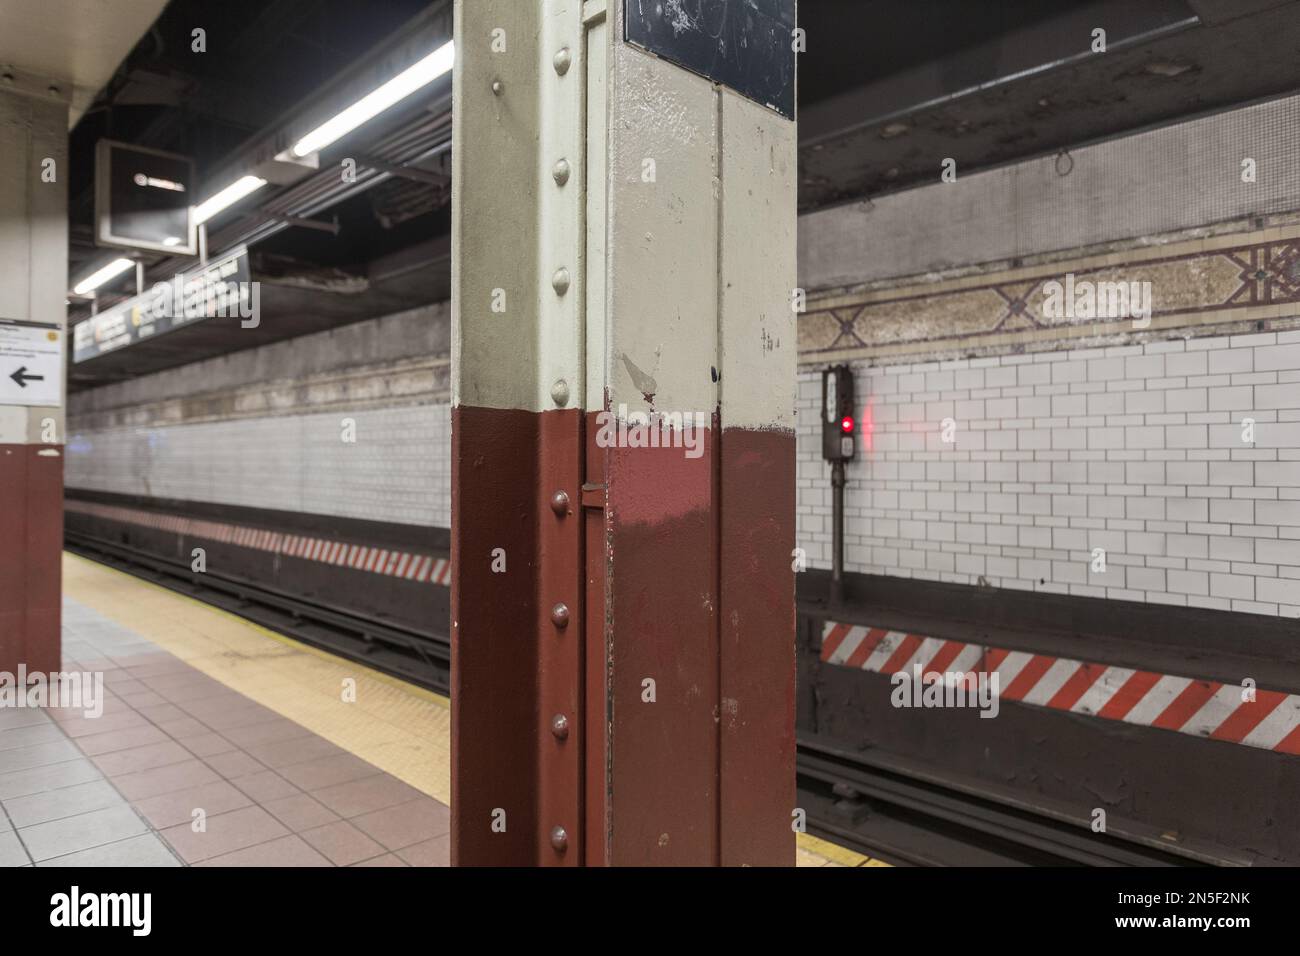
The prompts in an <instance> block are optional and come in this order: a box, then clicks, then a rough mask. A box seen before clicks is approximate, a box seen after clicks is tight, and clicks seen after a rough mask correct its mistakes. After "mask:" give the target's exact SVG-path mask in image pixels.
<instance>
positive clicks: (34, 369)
mask: <svg viewBox="0 0 1300 956" xmlns="http://www.w3.org/2000/svg"><path fill="white" fill-rule="evenodd" d="M62 399H63V331H62V330H61V329H60V328H59V327H58V326H57V325H45V324H41V323H36V322H17V321H14V320H7V319H0V405H60V404H62Z"/></svg>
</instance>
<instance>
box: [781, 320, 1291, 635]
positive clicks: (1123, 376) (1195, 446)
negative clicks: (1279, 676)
mask: <svg viewBox="0 0 1300 956" xmlns="http://www.w3.org/2000/svg"><path fill="white" fill-rule="evenodd" d="M853 370H854V374H855V377H856V379H857V382H856V386H857V399H858V407H859V418H860V427H859V435H858V438H859V449H860V450H859V456H858V458H857V459H856V460H855V461H854V462H852V463H851V464H850V466H849V469H848V487H847V489H846V495H845V501H846V504H845V559H844V560H845V567H846V569H847V570H849V571H856V572H862V573H870V574H884V575H893V576H897V577H908V578H924V579H927V580H935V581H949V582H956V583H961V584H976V583H979V582H980V581H981V579H982V580H983V581H985V582H987V583H988V584H990V585H993V586H995V587H1004V588H1018V589H1029V590H1036V591H1048V592H1053V593H1061V594H1067V593H1068V594H1075V595H1083V596H1089V597H1108V598H1118V599H1124V600H1131V601H1146V602H1150V603H1159V604H1177V605H1184V606H1188V607H1208V608H1218V609H1222V610H1234V611H1243V612H1248V613H1254V614H1268V615H1281V616H1284V617H1300V332H1284V333H1277V334H1273V333H1267V334H1258V335H1242V336H1234V337H1231V338H1202V339H1190V340H1188V341H1186V342H1159V343H1154V344H1150V345H1146V346H1125V347H1116V348H1104V349H1086V350H1078V351H1071V352H1045V353H1038V354H1032V355H1007V356H1002V357H995V358H980V359H970V360H964V361H952V362H943V363H938V362H935V363H930V364H923V365H895V366H888V367H874V368H873V367H869V366H867V365H866V364H862V363H859V364H855V365H854V366H853ZM798 401H799V405H798V411H799V452H798V454H799V462H798V486H799V491H798V536H799V540H798V544H799V546H800V547H802V548H804V549H805V550H806V552H807V555H808V561H809V564H810V566H813V567H822V568H826V567H829V566H830V547H831V485H830V465H828V464H827V463H826V462H824V461H823V460H822V457H821V437H820V435H821V431H820V430H821V369H820V367H818V368H805V369H802V370H801V372H800V380H799V400H798ZM945 418H952V419H953V420H954V421H955V423H956V428H955V431H954V433H953V437H954V441H953V442H952V443H950V444H949V443H945V442H943V440H942V430H943V429H942V422H943V420H944V419H945ZM1252 422H1253V426H1252V425H1251V423H1252ZM1252 428H1253V439H1254V441H1253V442H1250V441H1247V440H1246V439H1248V438H1251V437H1252V435H1251V430H1252ZM1096 549H1102V550H1103V551H1104V552H1105V553H1104V560H1105V570H1104V571H1102V570H1099V569H1100V568H1101V563H1100V561H1098V560H1097V558H1098V557H1099V556H1100V555H1099V554H1098V553H1097V552H1096ZM1094 566H1095V568H1097V570H1094Z"/></svg>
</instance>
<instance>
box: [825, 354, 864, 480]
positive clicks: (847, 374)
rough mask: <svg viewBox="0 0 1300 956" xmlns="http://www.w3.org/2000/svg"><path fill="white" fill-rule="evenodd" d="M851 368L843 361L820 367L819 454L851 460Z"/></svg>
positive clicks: (853, 422)
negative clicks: (839, 363)
mask: <svg viewBox="0 0 1300 956" xmlns="http://www.w3.org/2000/svg"><path fill="white" fill-rule="evenodd" d="M855 407H856V406H855V399H854V394H853V372H852V371H851V370H850V369H849V367H848V366H847V365H836V366H834V367H833V368H828V369H824V370H823V371H822V457H823V458H825V459H826V460H827V461H830V462H836V461H852V460H853V457H854V456H855V455H856V453H857V442H858V440H857V429H858V422H857V418H856V417H855V413H854V408H855Z"/></svg>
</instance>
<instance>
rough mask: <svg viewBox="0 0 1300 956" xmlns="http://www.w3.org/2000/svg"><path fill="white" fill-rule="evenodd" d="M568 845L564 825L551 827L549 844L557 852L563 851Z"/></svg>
mask: <svg viewBox="0 0 1300 956" xmlns="http://www.w3.org/2000/svg"><path fill="white" fill-rule="evenodd" d="M568 845H569V833H568V831H567V830H565V829H564V827H551V846H553V847H555V849H556V851H557V852H559V853H563V852H564V850H565V848H566V847H568Z"/></svg>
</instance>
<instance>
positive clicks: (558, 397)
mask: <svg viewBox="0 0 1300 956" xmlns="http://www.w3.org/2000/svg"><path fill="white" fill-rule="evenodd" d="M551 401H553V402H555V404H556V405H559V406H560V407H561V408H563V407H564V406H565V405H567V404H569V383H568V382H566V381H565V380H564V379H562V378H561V379H557V380H556V382H555V384H554V385H552V386H551Z"/></svg>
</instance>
